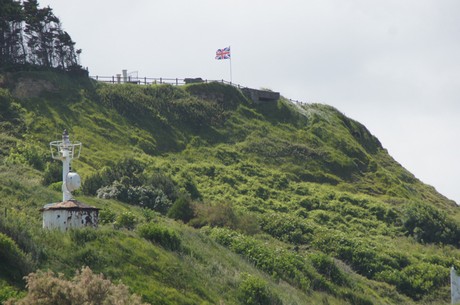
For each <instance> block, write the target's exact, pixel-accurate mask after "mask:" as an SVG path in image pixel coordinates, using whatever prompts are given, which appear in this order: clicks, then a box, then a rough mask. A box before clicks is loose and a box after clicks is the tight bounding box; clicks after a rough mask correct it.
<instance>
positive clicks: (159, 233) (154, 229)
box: [139, 222, 181, 251]
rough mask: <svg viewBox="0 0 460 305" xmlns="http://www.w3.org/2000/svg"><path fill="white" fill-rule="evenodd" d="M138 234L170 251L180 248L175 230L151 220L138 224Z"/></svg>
mask: <svg viewBox="0 0 460 305" xmlns="http://www.w3.org/2000/svg"><path fill="white" fill-rule="evenodd" d="M139 235H140V236H142V237H143V238H145V239H148V240H150V241H152V242H154V243H158V244H160V245H161V246H163V247H164V248H166V249H169V250H172V251H177V250H180V248H181V241H180V238H179V236H178V235H177V234H176V232H174V231H172V230H170V229H168V228H165V227H161V226H160V225H158V224H156V223H153V222H151V223H148V224H144V225H142V226H140V227H139Z"/></svg>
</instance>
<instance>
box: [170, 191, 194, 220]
mask: <svg viewBox="0 0 460 305" xmlns="http://www.w3.org/2000/svg"><path fill="white" fill-rule="evenodd" d="M194 215H195V211H194V210H193V205H192V200H191V199H190V198H188V197H187V196H184V195H182V196H180V197H179V198H178V199H177V200H176V201H175V202H174V204H173V205H172V206H171V208H170V209H169V211H168V217H170V218H173V219H175V220H182V221H183V222H185V223H187V222H189V221H190V220H191V219H192V218H193V216H194Z"/></svg>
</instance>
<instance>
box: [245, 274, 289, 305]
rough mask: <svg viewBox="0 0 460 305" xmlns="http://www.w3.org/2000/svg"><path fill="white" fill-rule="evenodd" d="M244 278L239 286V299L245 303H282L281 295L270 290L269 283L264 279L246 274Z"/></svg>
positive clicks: (250, 304)
mask: <svg viewBox="0 0 460 305" xmlns="http://www.w3.org/2000/svg"><path fill="white" fill-rule="evenodd" d="M243 276H244V279H243V281H242V282H241V283H240V285H239V287H238V300H239V301H240V302H241V304H245V305H281V304H283V302H282V301H281V300H280V299H279V297H278V296H277V295H275V294H273V293H272V292H270V290H269V288H268V285H267V283H266V282H265V281H263V280H262V279H260V278H258V277H255V276H252V275H250V274H244V275H243Z"/></svg>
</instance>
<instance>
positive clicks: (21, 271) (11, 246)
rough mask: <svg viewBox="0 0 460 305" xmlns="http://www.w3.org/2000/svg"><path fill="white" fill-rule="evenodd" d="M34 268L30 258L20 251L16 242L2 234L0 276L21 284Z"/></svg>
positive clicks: (0, 236)
mask: <svg viewBox="0 0 460 305" xmlns="http://www.w3.org/2000/svg"><path fill="white" fill-rule="evenodd" d="M32 266H33V264H32V261H31V259H30V257H28V256H27V255H25V254H24V252H22V251H21V249H19V247H18V246H17V245H16V243H15V242H14V240H12V239H11V238H10V237H8V236H7V235H5V234H3V233H0V274H2V275H3V276H6V277H7V278H9V279H11V280H13V281H15V282H20V281H21V279H22V277H23V276H24V275H26V274H27V273H28V272H30V271H31V269H32Z"/></svg>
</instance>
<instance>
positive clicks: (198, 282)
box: [0, 71, 460, 305]
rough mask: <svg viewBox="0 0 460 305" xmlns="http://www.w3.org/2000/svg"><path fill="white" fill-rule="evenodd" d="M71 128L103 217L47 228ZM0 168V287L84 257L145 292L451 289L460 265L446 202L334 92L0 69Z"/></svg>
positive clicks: (300, 294) (217, 297) (416, 294)
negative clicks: (343, 109)
mask: <svg viewBox="0 0 460 305" xmlns="http://www.w3.org/2000/svg"><path fill="white" fill-rule="evenodd" d="M64 129H67V130H68V131H69V133H70V136H71V140H77V141H81V142H82V143H83V150H82V154H81V157H80V159H78V160H75V161H74V162H73V163H72V168H73V169H74V170H75V171H77V172H78V173H79V174H80V175H81V176H82V181H83V186H82V189H81V190H79V191H78V192H76V193H75V197H76V199H78V200H79V201H82V202H84V203H86V204H89V205H93V206H96V207H99V208H101V211H100V225H99V228H98V229H81V230H71V231H69V232H57V231H44V230H43V229H42V228H41V212H40V208H41V207H43V205H44V204H47V203H50V202H57V201H59V200H60V198H61V192H60V188H61V182H60V179H61V172H60V170H61V164H60V163H59V162H55V161H52V160H51V158H50V155H49V151H48V143H49V142H50V141H54V140H59V139H60V136H61V134H62V131H63V130H64ZM414 153H416V152H414ZM0 168H1V170H0V194H1V196H0V212H1V213H0V301H4V300H6V299H8V298H11V297H15V298H21V297H24V296H25V295H26V293H27V292H26V289H25V282H24V279H23V277H24V276H26V275H27V274H29V273H30V272H36V271H37V270H43V271H48V270H51V271H53V272H54V273H56V274H57V273H62V274H63V275H62V276H63V277H64V278H67V279H70V278H72V277H73V276H74V274H75V272H76V270H81V269H82V268H83V267H85V266H88V267H89V268H91V270H92V271H93V272H94V273H96V274H99V273H103V274H104V276H105V277H107V278H109V279H111V281H112V282H114V283H123V284H124V285H126V286H128V287H129V289H130V291H131V292H132V293H135V294H137V295H139V296H141V297H142V300H143V301H144V302H148V303H151V304H299V305H300V304H359V305H364V304H446V303H447V302H449V299H450V288H449V269H450V267H451V266H456V267H457V269H460V250H459V242H460V214H459V212H458V208H457V206H456V204H455V203H454V202H453V201H450V200H448V199H447V198H445V197H444V196H442V195H441V194H439V193H438V192H436V190H435V189H434V188H433V187H431V186H428V185H425V184H423V183H422V182H421V181H419V180H418V179H417V178H416V177H414V176H413V175H412V174H411V173H410V172H408V171H407V170H405V169H404V168H403V167H402V166H401V165H400V164H398V163H397V162H396V161H395V160H394V159H393V158H392V157H391V156H390V155H389V154H388V152H387V151H386V150H385V149H384V148H383V146H382V144H381V143H380V142H379V141H378V139H377V138H376V137H374V136H373V135H372V134H370V133H369V131H368V130H367V129H366V128H365V126H363V125H362V124H360V123H358V122H356V121H354V120H352V119H350V118H347V117H346V116H345V115H343V114H342V113H340V112H339V111H338V110H336V109H334V108H333V107H330V106H327V105H322V104H307V105H295V104H292V103H290V102H289V101H287V100H286V99H284V98H281V99H280V100H279V101H277V102H264V103H260V104H259V103H254V102H253V101H251V100H250V99H248V98H247V97H246V96H244V95H243V94H242V92H241V91H239V90H238V89H237V88H234V87H231V86H228V85H223V84H220V83H200V84H190V85H185V86H170V85H151V86H140V85H133V84H118V85H108V84H102V83H97V82H95V81H93V80H90V79H88V78H86V77H81V76H75V75H71V74H68V73H64V72H45V71H42V72H39V71H36V72H16V73H5V74H3V75H1V76H0Z"/></svg>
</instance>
